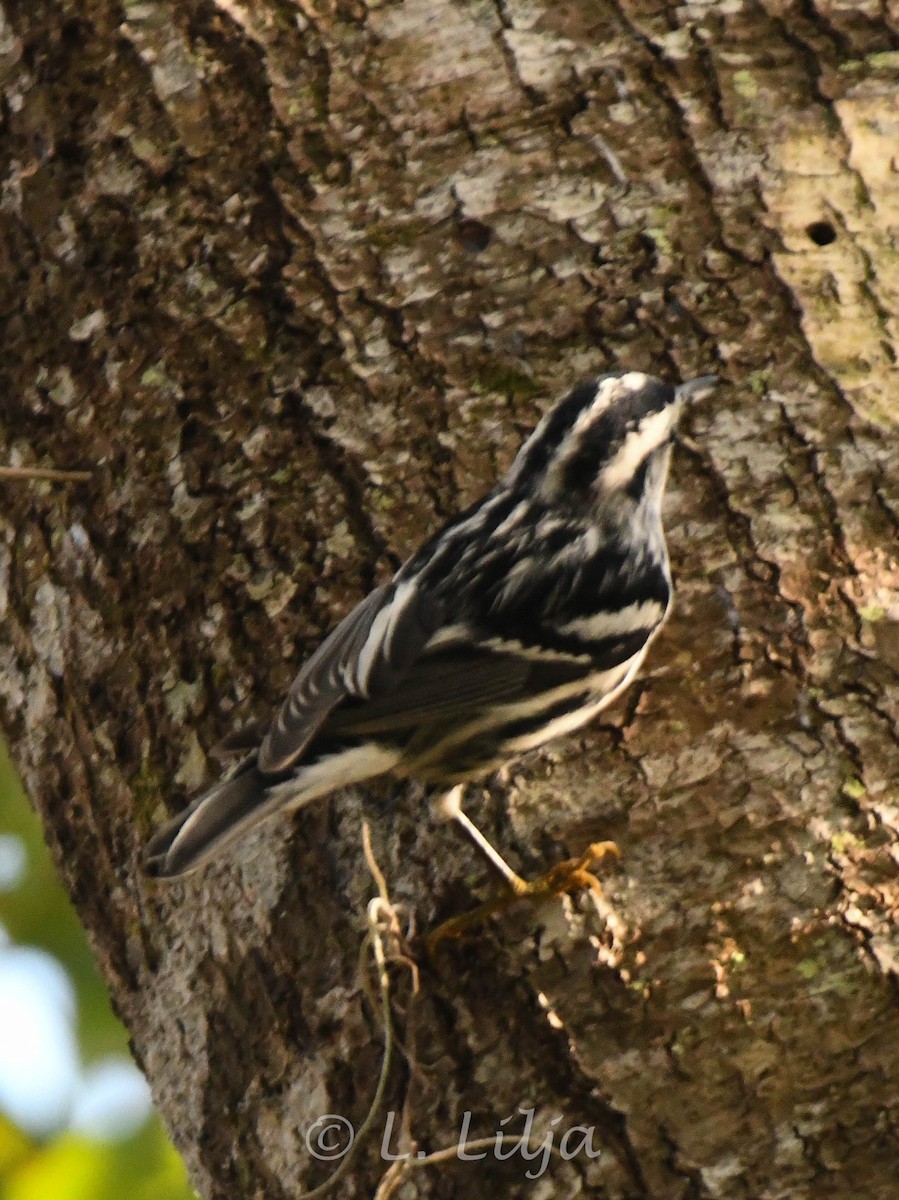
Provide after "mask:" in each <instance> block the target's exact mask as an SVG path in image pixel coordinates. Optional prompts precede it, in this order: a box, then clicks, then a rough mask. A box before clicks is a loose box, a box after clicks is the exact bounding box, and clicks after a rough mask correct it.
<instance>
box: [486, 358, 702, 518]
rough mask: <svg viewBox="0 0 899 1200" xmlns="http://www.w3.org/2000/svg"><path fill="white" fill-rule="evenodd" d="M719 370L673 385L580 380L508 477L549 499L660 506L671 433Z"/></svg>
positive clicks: (626, 375) (622, 378)
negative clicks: (624, 501)
mask: <svg viewBox="0 0 899 1200" xmlns="http://www.w3.org/2000/svg"><path fill="white" fill-rule="evenodd" d="M715 382H716V379H715V376H704V377H703V378H702V379H694V380H691V381H690V382H689V383H686V384H682V385H681V386H680V387H678V388H675V387H672V385H671V384H669V383H664V382H663V381H662V380H661V379H656V378H655V377H654V376H652V375H644V374H642V372H639V371H626V372H625V371H622V372H617V373H615V374H612V375H602V376H600V377H599V378H598V379H592V380H590V381H588V382H587V383H581V384H579V385H578V386H577V387H576V388H575V389H574V390H573V391H572V392H571V393H570V394H569V395H568V396H566V397H565V399H564V400H562V401H561V402H560V403H559V404H557V405H556V407H555V408H553V409H551V410H550V412H548V413H547V414H546V416H545V417H544V418H543V420H542V421H541V422H540V424H539V425H538V426H537V428H536V429H535V430H534V432H533V434H532V435H531V436H530V438H528V440H527V441H526V442H525V444H524V445H523V446H522V448H521V450H520V451H519V453H518V456H517V458H516V459H515V462H514V464H513V466H512V470H511V471H510V473H509V478H510V482H524V481H525V480H528V481H529V486H530V487H531V488H533V489H534V490H535V491H539V493H540V495H541V496H542V498H543V499H544V500H545V501H546V502H547V503H549V504H553V505H555V504H560V505H563V506H568V505H572V504H573V505H575V506H576V507H582V506H583V505H585V504H586V505H588V506H590V507H592V506H594V505H597V504H599V505H603V504H606V505H611V504H614V503H615V501H616V499H624V498H629V499H630V500H631V501H632V502H633V503H634V504H638V505H640V504H649V505H650V506H653V505H655V506H659V505H660V504H661V498H662V492H663V490H664V487H665V479H666V476H667V473H668V459H669V457H670V452H671V438H672V435H673V433H674V429H675V426H676V424H677V420H678V417H679V416H680V413H681V410H682V408H683V405H684V402H685V401H686V400H687V399H688V398H690V397H692V396H694V395H696V394H698V393H700V392H704V391H707V390H708V389H710V388H711V387H712V386H713V385H714V383H715Z"/></svg>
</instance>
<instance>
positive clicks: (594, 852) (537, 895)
mask: <svg viewBox="0 0 899 1200" xmlns="http://www.w3.org/2000/svg"><path fill="white" fill-rule="evenodd" d="M609 857H614V858H620V857H621V851H620V850H619V849H618V846H617V845H616V844H615V843H614V842H593V843H592V844H591V845H590V846H588V847H587V849H586V850H585V851H584V853H583V854H581V855H579V856H578V857H577V858H568V859H566V860H565V861H564V862H560V863H557V864H556V865H555V866H554V867H550V869H549V870H548V871H546V872H545V873H544V874H543V875H540V876H538V878H537V879H534V880H531V881H528V880H526V879H522V878H521V876H520V875H514V876H512V877H511V879H510V882H509V890H508V892H506V893H504V894H503V895H500V896H495V897H494V898H493V899H492V900H488V901H487V902H486V903H484V904H479V905H478V906H477V908H473V909H471V910H470V911H469V912H466V913H460V914H459V916H457V917H450V918H449V920H448V921H444V922H443V924H442V925H438V926H437V928H436V929H435V930H434V931H433V932H432V933H430V934H428V937H427V939H426V941H425V948H426V950H427V952H428V955H429V956H433V954H434V952H435V950H437V949H438V948H439V947H440V945H441V944H442V943H443V942H446V941H449V940H450V939H451V938H459V937H462V936H463V934H466V933H468V931H469V930H470V929H474V928H475V927H476V926H478V925H482V924H483V923H484V922H485V921H486V920H487V918H488V917H492V916H495V915H496V913H499V912H505V910H506V909H507V908H510V907H511V906H512V905H513V904H514V903H515V902H516V900H526V899H529V900H531V901H540V900H549V899H551V898H552V897H553V896H562V895H565V894H566V893H568V892H576V891H580V890H581V889H584V888H589V890H590V891H592V892H593V893H594V894H595V895H597V896H600V895H602V884H601V883H600V882H599V880H598V879H597V878H596V876H595V875H594V874H593V873H592V871H591V870H590V867H592V866H593V865H594V864H596V863H598V862H600V861H601V860H602V859H604V858H609Z"/></svg>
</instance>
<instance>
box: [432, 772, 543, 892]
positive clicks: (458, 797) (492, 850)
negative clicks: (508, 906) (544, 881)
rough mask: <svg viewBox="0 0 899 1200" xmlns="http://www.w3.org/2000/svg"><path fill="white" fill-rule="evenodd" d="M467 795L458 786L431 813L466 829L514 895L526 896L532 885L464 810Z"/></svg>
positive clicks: (435, 802)
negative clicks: (463, 801) (463, 798)
mask: <svg viewBox="0 0 899 1200" xmlns="http://www.w3.org/2000/svg"><path fill="white" fill-rule="evenodd" d="M464 795H465V785H464V784H462V783H459V784H456V786H455V787H454V788H453V789H452V791H450V792H446V793H445V794H444V795H442V796H439V797H438V798H437V799H436V800H434V801H433V802H432V805H431V811H432V812H433V814H434V815H435V816H436V817H437V818H439V819H440V820H442V821H456V822H457V823H458V825H459V827H460V828H461V829H464V830H465V832H466V833H467V834H468V836H469V837H470V838H471V840H472V841H473V842H474V844H475V845H476V846H477V848H478V849H479V850H480V852H481V853H482V854H483V855H484V857H485V858H487V859H489V860H490V862H492V863H493V865H494V866H495V867H496V869H497V870H498V871H499V873H500V874H501V875H502V876H503V877H504V878H505V880H506V882H507V883H508V885H509V887H510V888H511V889H512V893H513V895H515V896H526V895H527V894H528V892H529V891H530V884H529V883H528V881H527V880H526V879H522V878H521V876H520V875H519V874H518V873H517V872H516V871H513V870H512V868H511V867H510V866H509V864H508V863H507V862H506V860H505V859H504V858H503V856H502V855H501V854H500V852H499V851H498V850H497V848H496V847H495V846H494V845H492V844H491V843H490V842H488V841H487V839H486V838H485V837H484V835H483V833H481V831H480V829H478V827H477V825H475V823H474V821H472V819H471V817H469V816H468V815H467V814H466V813H465V812H464V811H463V809H462V797H463V796H464Z"/></svg>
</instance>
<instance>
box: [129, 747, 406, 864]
mask: <svg viewBox="0 0 899 1200" xmlns="http://www.w3.org/2000/svg"><path fill="white" fill-rule="evenodd" d="M398 758H399V755H398V753H397V751H395V750H388V749H386V748H381V747H378V746H376V745H374V744H371V743H356V744H353V743H347V744H346V745H344V746H342V747H332V750H331V752H330V753H328V754H325V755H323V756H322V757H320V758H317V759H315V760H314V761H312V762H309V763H306V764H304V765H303V766H302V767H300V768H293V769H291V770H289V771H285V772H283V773H280V774H275V775H272V774H267V773H265V772H263V771H260V770H259V768H258V767H257V765H256V755H255V753H254V754H252V755H251V756H250V757H249V758H247V759H245V760H244V762H243V763H242V764H241V765H240V766H239V767H238V768H237V770H236V771H234V772H233V773H232V774H231V775H229V776H228V777H227V778H225V779H222V780H221V781H220V782H219V783H217V784H215V785H214V787H211V788H210V789H209V791H208V792H204V793H203V795H202V796H200V797H198V799H196V800H194V802H193V804H191V805H190V806H189V807H188V808H186V809H185V810H184V811H183V812H181V813H179V814H178V815H177V816H176V817H172V819H171V821H169V822H168V823H167V824H165V825H163V827H162V828H161V829H160V830H159V831H158V832H157V833H156V834H155V835H154V836H153V837H152V838H151V840H150V843H149V845H148V846H147V859H146V866H147V870H148V871H149V873H150V874H151V875H156V876H160V877H165V876H169V875H183V874H184V873H185V872H186V871H192V870H193V869H194V868H195V867H199V866H201V865H202V864H203V863H204V862H206V860H207V859H209V858H211V857H212V856H213V855H214V854H218V852H219V851H220V850H222V849H224V847H225V846H227V845H228V843H229V842H231V841H232V840H233V839H234V838H236V837H239V836H241V835H243V834H245V833H247V832H249V830H250V829H252V828H253V826H254V825H257V824H258V823H259V822H260V821H263V820H265V818H266V817H268V816H270V815H271V814H272V813H274V812H276V811H277V810H278V809H292V808H299V807H301V806H302V805H304V804H308V803H309V801H310V800H315V799H317V798H318V797H319V796H326V795H327V794H328V793H329V792H333V791H336V790H337V789H338V788H342V787H348V786H349V785H350V784H353V783H361V782H363V781H364V780H366V779H372V778H374V777H375V776H376V775H383V774H384V772H385V771H390V770H392V769H393V768H394V767H395V766H396V764H397V761H398Z"/></svg>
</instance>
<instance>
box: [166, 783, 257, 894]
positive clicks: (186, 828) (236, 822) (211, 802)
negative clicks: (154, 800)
mask: <svg viewBox="0 0 899 1200" xmlns="http://www.w3.org/2000/svg"><path fill="white" fill-rule="evenodd" d="M271 782H272V781H271V780H270V779H268V780H267V779H266V778H265V777H264V776H263V775H262V774H261V773H260V772H259V771H257V769H256V767H255V766H252V765H251V766H248V767H247V768H246V769H244V770H242V771H240V772H239V773H238V774H236V775H233V776H232V777H231V778H229V779H223V780H222V781H221V782H219V783H217V784H216V785H215V787H212V788H210V789H209V791H208V792H204V793H203V795H202V796H199V797H198V798H197V799H196V800H194V802H193V804H191V805H190V806H189V807H188V808H186V809H184V811H183V812H180V813H178V815H177V816H175V817H172V819H171V820H170V821H168V822H166V824H165V825H163V826H162V828H161V829H159V830H158V831H157V832H156V833H155V834H154V836H153V837H152V838H151V839H150V842H149V844H148V846H147V858H146V865H147V870H148V872H149V873H150V874H151V875H156V876H160V877H165V876H169V875H182V874H184V873H185V872H186V871H192V870H193V869H194V868H195V867H199V866H201V865H202V864H203V863H204V862H206V860H207V859H208V858H211V857H212V855H214V854H217V853H218V851H219V850H221V849H223V848H224V847H225V846H226V845H227V843H228V842H230V841H231V840H232V838H235V837H237V836H238V835H240V834H242V833H245V832H246V831H247V830H248V829H250V828H251V827H252V826H253V825H255V824H256V823H257V822H258V821H261V820H262V819H263V818H264V817H265V816H267V815H268V813H269V811H270V810H271V807H272V804H271V800H270V797H269V787H270V786H271Z"/></svg>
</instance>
